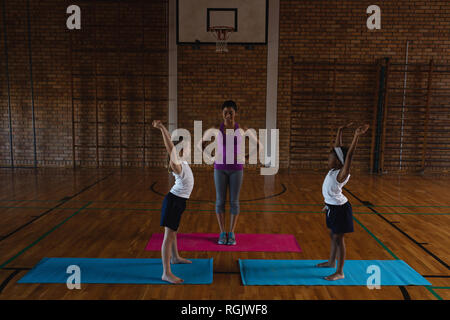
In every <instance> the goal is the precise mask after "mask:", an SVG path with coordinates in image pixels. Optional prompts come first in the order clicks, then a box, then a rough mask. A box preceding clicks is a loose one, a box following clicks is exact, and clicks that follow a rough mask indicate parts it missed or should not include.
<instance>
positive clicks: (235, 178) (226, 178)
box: [214, 169, 244, 215]
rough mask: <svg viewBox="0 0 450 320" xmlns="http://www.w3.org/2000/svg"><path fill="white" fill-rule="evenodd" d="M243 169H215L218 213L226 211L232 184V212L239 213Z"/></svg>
mask: <svg viewBox="0 0 450 320" xmlns="http://www.w3.org/2000/svg"><path fill="white" fill-rule="evenodd" d="M243 175H244V171H243V170H218V169H214V184H215V185H216V213H224V212H225V201H226V199H227V189H228V186H230V212H231V214H235V215H236V214H239V192H240V191H241V185H242V178H243Z"/></svg>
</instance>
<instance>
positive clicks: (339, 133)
mask: <svg viewBox="0 0 450 320" xmlns="http://www.w3.org/2000/svg"><path fill="white" fill-rule="evenodd" d="M352 124H353V122H350V123H348V124H346V125H343V126H340V127H339V128H338V130H337V133H336V140H335V141H334V148H338V147H342V131H344V129H345V128H348V127H350V126H351V125H352Z"/></svg>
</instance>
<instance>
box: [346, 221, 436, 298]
mask: <svg viewBox="0 0 450 320" xmlns="http://www.w3.org/2000/svg"><path fill="white" fill-rule="evenodd" d="M353 219H354V220H355V221H356V222H357V223H358V224H359V225H360V226H361V227H362V228H363V229H364V230H365V231H366V232H367V233H368V234H369V235H370V236H371V237H372V238H373V239H375V241H376V242H378V244H379V245H381V246H382V247H383V248H384V249H385V250H386V251H387V252H388V253H389V254H390V255H391V256H392V257H393V258H394V259H395V260H400V259H399V258H398V257H397V256H396V255H395V254H394V253H393V252H392V251H391V250H390V249H389V248H388V247H387V246H386V245H385V244H384V243H383V242H382V241H381V240H380V239H378V238H377V237H376V236H375V235H374V234H373V233H372V232H370V230H369V229H368V228H367V227H366V226H365V225H363V224H362V223H361V222H360V221H359V220H358V219H356V218H355V217H353ZM401 287H402V286H400V287H399V288H400V290H401V291H402V294H403V297H404V298H405V300H408V297H409V294H408V293H407V291H406V288H405V287H403V289H402V288H401ZM424 287H425V288H426V289H427V290H428V291H430V292H431V293H432V294H433V295H434V296H435V297H436V298H437V299H438V300H443V299H442V297H441V296H439V295H438V294H437V293H436V292H435V291H434V290H433V288H435V287H433V286H424ZM405 291H406V294H407V295H405ZM409 299H410V297H409Z"/></svg>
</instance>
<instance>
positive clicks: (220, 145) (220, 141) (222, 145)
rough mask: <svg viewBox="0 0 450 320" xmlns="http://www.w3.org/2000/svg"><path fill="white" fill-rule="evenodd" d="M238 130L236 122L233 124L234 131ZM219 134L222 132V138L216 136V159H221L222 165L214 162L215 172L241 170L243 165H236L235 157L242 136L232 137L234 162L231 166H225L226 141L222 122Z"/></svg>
mask: <svg viewBox="0 0 450 320" xmlns="http://www.w3.org/2000/svg"><path fill="white" fill-rule="evenodd" d="M238 128H239V124H238V123H237V122H236V123H235V124H234V130H236V129H238ZM220 132H222V136H221V135H218V136H217V155H216V158H218V159H222V164H220V163H216V162H214V169H217V170H243V168H244V164H239V163H237V155H238V154H239V152H240V148H241V142H242V136H241V135H240V134H238V135H237V136H236V137H234V160H233V163H232V164H227V161H226V150H227V149H226V148H227V139H226V133H225V125H224V123H223V122H222V124H221V125H220Z"/></svg>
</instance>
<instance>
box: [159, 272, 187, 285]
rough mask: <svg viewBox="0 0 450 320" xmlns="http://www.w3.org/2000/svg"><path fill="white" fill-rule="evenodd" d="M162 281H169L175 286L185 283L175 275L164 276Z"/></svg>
mask: <svg viewBox="0 0 450 320" xmlns="http://www.w3.org/2000/svg"><path fill="white" fill-rule="evenodd" d="M161 279H162V280H163V281H167V282H170V283H173V284H179V283H183V279H180V278H178V277H177V276H175V275H174V274H173V273H170V274H163V276H162V277H161Z"/></svg>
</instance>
